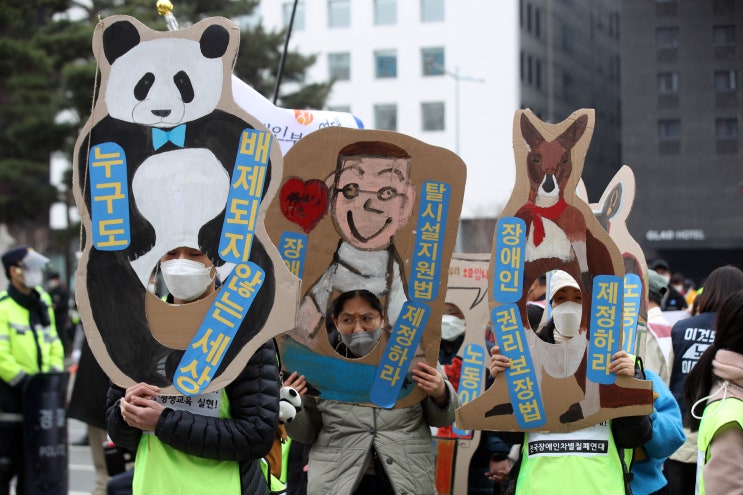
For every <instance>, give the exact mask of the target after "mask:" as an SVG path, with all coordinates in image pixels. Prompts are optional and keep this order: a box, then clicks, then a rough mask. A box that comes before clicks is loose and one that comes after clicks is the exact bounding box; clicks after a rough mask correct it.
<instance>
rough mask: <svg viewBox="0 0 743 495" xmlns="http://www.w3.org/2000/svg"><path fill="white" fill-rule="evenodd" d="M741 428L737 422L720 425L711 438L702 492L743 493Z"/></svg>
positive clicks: (714, 494) (711, 493) (737, 494)
mask: <svg viewBox="0 0 743 495" xmlns="http://www.w3.org/2000/svg"><path fill="white" fill-rule="evenodd" d="M741 466H743V430H741V428H740V426H739V425H738V424H737V423H730V424H728V425H726V426H724V427H722V428H721V429H720V430H719V431H718V432H717V434H716V435H715V436H714V438H712V443H711V444H710V458H709V461H707V463H706V464H705V465H704V468H703V476H704V493H705V494H707V495H733V494H736V495H740V494H742V493H743V481H742V480H743V478H741V472H740V471H741Z"/></svg>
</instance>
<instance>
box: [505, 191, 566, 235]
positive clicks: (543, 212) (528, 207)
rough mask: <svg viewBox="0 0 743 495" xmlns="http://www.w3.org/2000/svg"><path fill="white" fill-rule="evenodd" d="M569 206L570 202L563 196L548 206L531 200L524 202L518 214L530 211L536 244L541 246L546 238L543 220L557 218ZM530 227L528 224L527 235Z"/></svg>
mask: <svg viewBox="0 0 743 495" xmlns="http://www.w3.org/2000/svg"><path fill="white" fill-rule="evenodd" d="M567 207H568V204H567V203H566V202H565V200H564V199H563V198H560V200H559V201H558V202H557V203H555V204H554V205H552V206H549V207H547V208H543V207H541V206H537V205H536V204H534V201H531V200H529V201H527V202H526V203H524V206H522V207H521V208H520V209H519V211H518V213H517V215H518V214H519V213H528V214H529V215H531V218H532V222H533V223H534V245H535V246H539V245H540V244H542V241H543V240H544V222H543V221H542V219H543V218H547V219H549V220H552V221H554V220H556V219H557V217H559V216H560V215H562V212H563V211H565V208H567ZM528 229H529V226H527V231H526V235H527V237H528V235H529V230H528Z"/></svg>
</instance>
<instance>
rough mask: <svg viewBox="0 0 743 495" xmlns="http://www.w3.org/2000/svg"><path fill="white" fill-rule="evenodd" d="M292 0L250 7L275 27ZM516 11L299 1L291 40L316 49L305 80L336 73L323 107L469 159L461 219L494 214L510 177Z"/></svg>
mask: <svg viewBox="0 0 743 495" xmlns="http://www.w3.org/2000/svg"><path fill="white" fill-rule="evenodd" d="M293 5H294V1H293V0H283V1H280V0H262V1H261V5H260V7H259V9H258V11H257V12H256V14H257V15H258V16H260V18H261V19H262V21H261V22H262V23H263V25H264V27H266V28H267V29H281V28H284V27H286V26H287V25H288V23H289V19H290V16H291V12H292V7H293ZM518 9H519V4H518V2H516V1H514V0H505V1H492V0H459V1H454V0H299V1H298V3H297V10H296V14H295V18H294V25H293V31H292V35H291V38H290V43H289V47H290V49H291V50H296V51H299V52H301V53H303V54H308V55H309V54H314V55H317V63H316V64H315V65H314V66H313V67H312V68H311V69H310V71H309V72H308V78H307V79H308V80H307V82H322V81H328V80H330V79H335V81H336V82H335V84H334V86H333V90H332V92H331V94H330V97H329V98H328V101H327V102H326V104H327V107H326V109H329V110H342V111H348V112H351V113H353V114H354V115H356V116H357V117H358V118H360V119H361V120H362V121H363V123H364V127H365V128H367V129H384V130H393V131H397V132H401V133H404V134H407V135H409V136H412V137H415V138H417V139H420V140H421V141H424V142H427V143H429V144H433V145H436V146H441V147H444V148H447V149H449V150H451V151H454V152H455V153H457V154H458V155H459V156H460V157H461V158H462V159H463V160H464V162H465V163H466V164H467V186H466V190H465V204H464V209H463V217H491V218H492V217H493V216H495V215H497V214H498V213H499V212H500V210H501V209H502V208H503V206H504V205H505V203H506V201H507V200H508V197H509V195H510V192H511V189H512V187H513V182H514V178H515V172H514V163H513V148H512V144H511V140H512V139H511V137H512V124H513V114H514V111H515V110H516V109H518V108H519V107H520V102H521V96H520V79H519V48H518V47H519V18H518ZM288 89H289V88H286V89H285V90H288Z"/></svg>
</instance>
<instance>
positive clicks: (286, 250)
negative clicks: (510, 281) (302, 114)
mask: <svg viewBox="0 0 743 495" xmlns="http://www.w3.org/2000/svg"><path fill="white" fill-rule="evenodd" d="M284 163H285V168H284V171H285V174H284V179H283V182H282V183H281V190H280V194H279V196H278V197H277V198H276V199H274V202H273V203H272V204H271V207H270V210H269V213H268V216H267V225H268V228H269V235H270V236H271V238H272V240H273V242H274V243H276V244H277V245H278V246H279V252H280V253H281V256H282V258H283V259H284V261H285V263H286V264H287V266H289V267H290V268H291V270H292V272H293V273H294V274H295V275H297V276H299V277H300V278H301V279H302V295H303V298H302V301H301V303H300V307H299V315H298V319H297V324H296V326H295V327H294V328H293V329H291V330H290V331H288V332H286V333H285V334H284V335H282V336H281V337H280V338H278V339H277V340H278V343H279V349H280V352H281V359H282V364H283V365H284V367H285V369H286V371H290V372H291V371H298V372H299V373H301V374H304V375H305V377H306V379H307V382H308V385H309V392H308V393H309V394H311V395H314V396H318V397H322V398H325V399H333V400H338V401H342V402H349V403H360V404H374V405H377V406H380V407H388V408H389V407H404V406H408V405H410V404H413V403H416V402H419V401H420V400H421V399H422V398H423V395H422V391H421V390H419V389H418V388H417V387H415V385H414V382H413V381H412V379H410V377H409V376H408V375H409V373H410V367H411V366H413V365H415V363H416V362H417V361H419V360H422V359H423V360H425V361H427V362H428V363H429V364H431V365H435V363H436V360H437V357H438V348H439V335H440V322H441V313H442V310H443V305H444V297H445V294H446V292H445V288H446V280H447V275H448V268H449V259H450V258H451V253H452V251H453V248H454V242H455V240H456V235H457V226H458V222H459V214H460V210H461V206H462V197H463V194H464V182H465V176H466V170H465V165H464V162H462V160H461V159H460V158H459V157H458V156H457V155H455V154H454V153H452V152H451V151H448V150H446V149H444V148H439V147H435V146H431V145H428V144H426V143H423V142H421V141H418V140H417V139H414V138H412V137H409V136H406V135H404V134H399V133H395V132H389V131H374V130H356V129H345V128H339V127H331V128H326V129H320V130H318V131H315V132H313V133H312V134H310V135H308V136H307V137H305V138H303V139H302V140H300V141H299V142H298V143H297V144H296V145H294V147H292V148H291V149H290V150H289V152H288V153H287V155H286V157H285V162H284ZM356 289H367V290H369V291H371V292H372V293H374V294H376V295H377V296H378V297H379V298H380V300H381V302H382V305H383V309H384V313H385V315H384V317H385V318H384V323H385V324H384V325H383V328H384V330H383V331H382V335H381V338H380V341H379V343H378V344H377V345H376V346H375V347H374V348H373V349H372V350H371V352H369V353H368V354H367V355H366V356H364V357H361V358H358V359H356V358H349V357H346V356H345V355H341V353H340V352H338V351H336V349H335V348H334V346H333V345H331V342H330V340H329V335H331V337H332V334H333V330H334V329H333V328H332V325H326V320H325V315H326V312H327V311H328V309H329V307H330V305H331V304H332V302H333V300H334V299H335V298H336V297H337V296H338V295H339V294H341V293H343V292H346V291H350V290H356Z"/></svg>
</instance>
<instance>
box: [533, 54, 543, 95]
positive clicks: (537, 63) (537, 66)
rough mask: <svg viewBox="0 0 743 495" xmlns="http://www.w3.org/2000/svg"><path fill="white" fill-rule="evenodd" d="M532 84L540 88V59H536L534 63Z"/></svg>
mask: <svg viewBox="0 0 743 495" xmlns="http://www.w3.org/2000/svg"><path fill="white" fill-rule="evenodd" d="M534 86H535V87H536V88H537V89H542V61H541V60H540V59H536V60H535V63H534Z"/></svg>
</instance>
